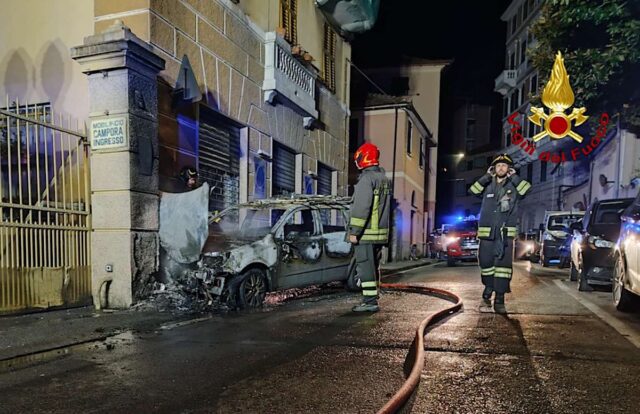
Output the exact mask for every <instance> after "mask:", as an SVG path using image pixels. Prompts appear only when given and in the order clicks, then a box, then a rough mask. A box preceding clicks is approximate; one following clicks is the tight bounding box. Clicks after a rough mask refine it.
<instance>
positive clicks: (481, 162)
mask: <svg viewBox="0 0 640 414" xmlns="http://www.w3.org/2000/svg"><path fill="white" fill-rule="evenodd" d="M489 163H491V161H489ZM484 165H485V164H484V159H482V158H480V157H478V158H475V159H474V160H473V168H484Z"/></svg>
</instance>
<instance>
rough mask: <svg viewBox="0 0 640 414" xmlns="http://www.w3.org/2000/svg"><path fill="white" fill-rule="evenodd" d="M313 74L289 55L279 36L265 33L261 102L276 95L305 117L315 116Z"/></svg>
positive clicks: (289, 50)
mask: <svg viewBox="0 0 640 414" xmlns="http://www.w3.org/2000/svg"><path fill="white" fill-rule="evenodd" d="M316 77H317V74H316V73H314V72H312V71H311V70H309V69H307V68H306V67H305V66H304V65H303V64H302V63H301V62H299V61H298V60H297V59H296V58H295V57H293V55H292V53H291V47H290V46H289V44H288V43H287V42H286V41H285V40H284V39H283V38H281V37H279V36H277V35H276V33H275V32H270V33H267V34H266V40H265V73H264V83H263V85H262V89H263V91H264V100H265V102H268V103H270V104H274V103H275V101H276V99H277V98H284V102H282V103H288V102H290V103H292V104H293V105H294V109H297V110H298V112H303V114H304V115H305V117H310V118H313V119H318V110H317V104H316Z"/></svg>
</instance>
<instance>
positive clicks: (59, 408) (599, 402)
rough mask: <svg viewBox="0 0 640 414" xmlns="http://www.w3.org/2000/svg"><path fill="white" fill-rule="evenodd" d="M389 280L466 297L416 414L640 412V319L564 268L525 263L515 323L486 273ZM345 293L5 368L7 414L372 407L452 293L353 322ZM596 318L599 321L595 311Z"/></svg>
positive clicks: (437, 268)
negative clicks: (486, 296) (489, 291)
mask: <svg viewBox="0 0 640 414" xmlns="http://www.w3.org/2000/svg"><path fill="white" fill-rule="evenodd" d="M387 281H392V282H396V281H402V282H412V283H414V282H415V283H424V284H426V285H428V286H433V287H438V288H442V289H446V290H450V291H452V292H454V293H456V294H458V295H460V296H461V297H462V299H463V301H464V310H463V311H462V312H460V313H458V314H456V315H454V316H452V317H450V318H449V319H447V320H445V321H443V322H441V323H439V324H438V325H437V326H436V327H435V328H433V329H432V330H431V331H430V332H429V333H428V334H427V336H426V341H425V346H426V349H427V357H426V364H425V368H424V370H423V376H422V382H421V385H420V388H419V389H418V391H417V392H416V394H415V396H414V398H413V400H412V402H411V406H409V407H407V408H408V410H407V412H413V413H425V412H437V413H449V412H451V413H454V412H459V413H576V412H580V413H600V412H606V413H614V412H616V413H617V412H620V413H637V412H638V411H639V409H638V407H640V405H639V404H638V398H639V397H640V384H639V382H638V378H640V350H639V349H638V347H637V346H636V345H634V341H635V336H636V335H639V334H640V314H638V313H636V314H626V315H625V314H620V313H618V312H616V311H615V310H614V309H613V307H612V306H611V305H610V293H606V292H590V293H582V292H580V293H578V292H577V289H576V286H575V283H572V282H569V281H568V272H567V271H565V270H563V271H559V270H548V269H542V268H540V267H539V266H537V265H530V264H529V263H528V262H518V264H517V266H516V272H515V277H514V282H513V284H512V290H513V293H511V294H510V295H508V296H507V307H508V309H509V311H510V315H508V316H500V315H495V314H493V313H480V312H478V305H479V303H480V301H479V294H480V291H481V286H480V283H479V276H478V268H477V267H476V266H474V265H462V266H457V267H454V268H448V267H446V265H444V264H437V265H432V266H426V267H422V268H419V269H414V270H411V271H407V272H405V273H403V274H402V275H399V276H397V277H389V278H388V279H387ZM358 300H359V297H358V296H357V295H354V294H347V293H345V292H344V291H342V290H341V289H339V288H332V289H324V290H323V291H322V292H320V293H319V294H315V295H312V296H311V297H307V298H304V299H298V300H293V301H290V302H286V303H284V304H280V305H275V306H270V307H267V308H266V309H263V310H261V311H257V312H245V313H233V314H229V315H226V316H214V317H211V318H209V319H205V320H200V321H195V322H194V323H179V324H176V325H165V329H158V330H155V331H149V330H146V331H144V330H143V331H136V332H125V333H123V334H121V335H118V336H116V337H111V338H109V339H108V340H106V341H96V342H87V343H85V344H80V345H77V346H74V347H69V348H67V349H65V350H64V351H63V352H61V353H59V354H58V355H57V357H56V358H51V359H49V360H47V361H42V362H39V363H38V362H34V361H30V362H29V363H28V364H27V363H25V364H24V365H23V366H20V365H17V366H14V367H12V368H7V367H5V369H4V371H3V369H2V368H1V367H0V395H2V398H1V399H0V412H1V413H5V412H7V413H16V412H30V413H39V412H42V413H44V412H47V413H49V412H92V413H93V412H95V413H102V412H105V413H106V412H110V413H113V412H118V413H119V412H136V411H137V412H167V413H208V412H212V413H308V412H313V413H371V412H375V411H376V410H377V409H379V408H380V407H381V406H382V405H383V404H384V403H385V402H386V401H387V399H388V398H389V397H390V396H391V395H393V393H394V392H395V390H396V389H397V388H398V387H399V386H400V385H401V384H402V382H403V379H404V376H403V364H404V361H405V357H406V353H407V349H408V347H409V345H410V343H411V341H412V339H413V335H414V332H415V328H416V327H417V325H418V324H419V322H420V321H421V320H422V319H423V318H425V317H426V316H428V315H429V314H430V313H432V312H434V311H435V310H438V309H441V308H443V307H445V306H446V305H447V302H445V301H443V300H442V299H438V298H433V297H426V296H423V295H419V294H413V293H399V292H387V293H385V294H384V295H383V297H382V299H381V305H382V311H381V312H379V313H377V314H374V315H353V314H351V312H350V311H349V309H350V308H351V306H352V305H354V304H356V303H357V302H358ZM594 312H595V313H594Z"/></svg>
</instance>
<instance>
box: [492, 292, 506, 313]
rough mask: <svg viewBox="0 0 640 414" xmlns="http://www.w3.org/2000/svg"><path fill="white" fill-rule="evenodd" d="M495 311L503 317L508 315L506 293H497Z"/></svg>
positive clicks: (494, 304)
mask: <svg viewBox="0 0 640 414" xmlns="http://www.w3.org/2000/svg"><path fill="white" fill-rule="evenodd" d="M493 310H494V311H495V312H496V313H499V314H501V315H506V314H507V308H506V307H505V306H504V293H496V299H495V300H494V302H493Z"/></svg>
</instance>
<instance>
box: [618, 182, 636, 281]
mask: <svg viewBox="0 0 640 414" xmlns="http://www.w3.org/2000/svg"><path fill="white" fill-rule="evenodd" d="M621 221H622V230H621V232H620V242H621V244H622V245H621V246H620V247H621V248H622V249H624V253H625V256H626V259H627V274H628V276H629V284H630V287H631V288H632V289H633V290H634V291H635V292H638V290H640V270H639V269H640V251H639V249H640V194H638V197H636V199H635V201H634V202H633V203H632V204H631V205H630V206H629V207H628V208H627V209H626V210H625V211H624V213H623V214H622V216H621Z"/></svg>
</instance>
